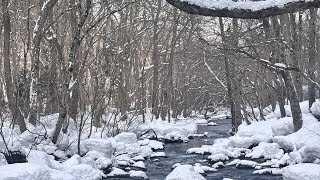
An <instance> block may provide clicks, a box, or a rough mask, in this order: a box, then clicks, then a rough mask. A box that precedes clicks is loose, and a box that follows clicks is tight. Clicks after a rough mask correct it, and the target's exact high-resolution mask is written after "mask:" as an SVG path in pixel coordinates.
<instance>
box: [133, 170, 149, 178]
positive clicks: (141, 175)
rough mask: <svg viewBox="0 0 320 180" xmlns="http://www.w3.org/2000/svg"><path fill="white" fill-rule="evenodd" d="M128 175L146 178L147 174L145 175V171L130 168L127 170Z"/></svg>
mask: <svg viewBox="0 0 320 180" xmlns="http://www.w3.org/2000/svg"><path fill="white" fill-rule="evenodd" d="M129 175H130V177H137V178H143V179H148V176H147V175H146V173H145V172H143V171H134V170H131V171H129Z"/></svg>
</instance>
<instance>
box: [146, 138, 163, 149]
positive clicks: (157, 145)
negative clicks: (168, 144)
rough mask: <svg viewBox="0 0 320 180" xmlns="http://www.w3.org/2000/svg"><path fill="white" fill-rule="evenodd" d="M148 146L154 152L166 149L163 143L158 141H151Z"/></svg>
mask: <svg viewBox="0 0 320 180" xmlns="http://www.w3.org/2000/svg"><path fill="white" fill-rule="evenodd" d="M148 146H149V147H151V148H152V149H154V150H159V149H164V147H163V143H162V142H160V141H156V140H150V141H149V143H148Z"/></svg>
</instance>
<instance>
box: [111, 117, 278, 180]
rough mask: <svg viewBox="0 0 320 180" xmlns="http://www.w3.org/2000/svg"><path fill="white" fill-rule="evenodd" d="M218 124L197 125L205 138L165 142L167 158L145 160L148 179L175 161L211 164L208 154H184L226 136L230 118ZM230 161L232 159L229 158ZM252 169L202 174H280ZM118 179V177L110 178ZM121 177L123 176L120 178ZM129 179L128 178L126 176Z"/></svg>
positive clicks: (240, 177)
mask: <svg viewBox="0 0 320 180" xmlns="http://www.w3.org/2000/svg"><path fill="white" fill-rule="evenodd" d="M215 122H216V123H217V124H218V126H206V125H205V126H203V125H199V126H198V134H203V133H204V132H208V133H209V135H208V137H206V138H197V137H196V138H194V139H190V141H189V142H188V143H169V144H165V150H164V151H165V153H166V155H167V158H158V159H151V160H146V161H145V164H146V167H147V171H146V174H147V176H148V177H149V179H150V180H163V179H165V178H166V176H167V175H168V174H169V173H170V172H171V171H172V166H173V165H174V164H175V163H181V164H190V165H194V164H195V163H200V164H202V165H208V166H211V165H210V164H209V163H208V162H207V161H206V159H207V156H208V155H197V154H191V155H190V154H186V151H187V150H188V149H189V148H193V147H201V146H202V145H211V144H213V142H214V140H215V139H217V138H225V137H228V136H229V134H228V131H229V129H230V128H231V120H229V119H226V120H216V121H215ZM230 161H232V159H231V160H230ZM253 171H254V169H238V168H236V167H234V166H226V167H224V168H221V169H218V171H217V172H208V173H207V175H206V176H204V177H205V178H206V179H208V180H211V179H212V180H216V179H217V180H221V179H223V178H231V179H234V180H269V179H272V180H278V179H279V180H280V179H282V176H274V175H252V172H253ZM112 179H114V180H115V179H119V178H112ZM121 179H123V178H121ZM126 179H130V178H126Z"/></svg>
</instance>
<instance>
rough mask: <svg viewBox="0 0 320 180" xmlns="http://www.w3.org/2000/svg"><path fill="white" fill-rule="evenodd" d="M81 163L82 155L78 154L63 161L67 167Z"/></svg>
mask: <svg viewBox="0 0 320 180" xmlns="http://www.w3.org/2000/svg"><path fill="white" fill-rule="evenodd" d="M79 164H81V157H80V156H79V155H77V154H76V155H73V156H72V157H71V158H70V159H68V160H66V161H65V162H63V163H62V165H63V166H65V167H70V166H74V165H79Z"/></svg>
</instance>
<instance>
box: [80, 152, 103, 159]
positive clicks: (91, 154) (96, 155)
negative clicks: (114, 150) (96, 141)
mask: <svg viewBox="0 0 320 180" xmlns="http://www.w3.org/2000/svg"><path fill="white" fill-rule="evenodd" d="M104 155H105V154H104V153H102V152H98V151H89V152H87V154H86V155H85V156H84V157H90V158H92V159H99V158H102V157H105V156H104Z"/></svg>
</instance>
